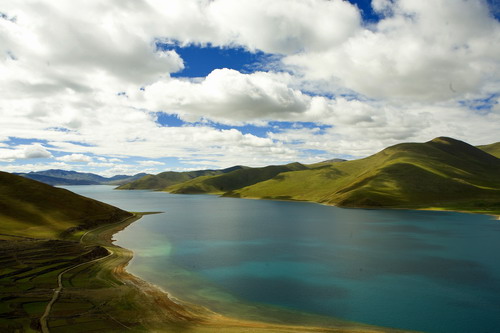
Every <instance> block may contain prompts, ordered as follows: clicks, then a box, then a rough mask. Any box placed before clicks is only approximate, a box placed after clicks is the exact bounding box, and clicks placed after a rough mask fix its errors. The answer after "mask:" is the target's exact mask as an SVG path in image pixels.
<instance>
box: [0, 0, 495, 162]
mask: <svg viewBox="0 0 500 333" xmlns="http://www.w3.org/2000/svg"><path fill="white" fill-rule="evenodd" d="M372 4H373V6H374V9H375V10H377V11H378V13H379V14H380V15H382V19H381V20H380V22H377V23H370V24H367V23H366V22H361V19H360V14H359V11H358V9H357V8H356V7H355V6H353V5H352V4H350V3H349V2H347V1H341V0H333V1H326V0H275V1H272V2H269V1H264V0H214V1H208V0H167V1H163V0H148V1H107V2H105V3H103V2H102V1H98V0H88V1H85V2H81V3H78V4H77V5H76V4H75V2H67V1H43V0H39V1H23V0H19V1H10V2H7V3H5V4H3V7H2V12H5V17H3V16H2V18H0V72H1V73H2V75H1V76H0V87H1V88H0V91H1V95H2V98H1V100H0V119H1V122H0V141H1V142H0V160H1V161H11V162H14V161H16V160H22V159H26V158H35V157H38V158H43V157H45V158H48V157H51V156H52V155H51V152H58V153H64V154H66V155H64V156H63V157H60V158H59V160H61V161H67V162H68V163H70V162H84V163H94V164H93V166H90V165H86V166H85V167H93V168H101V170H102V168H110V169H109V170H117V171H118V169H117V168H118V164H124V165H125V164H126V163H127V161H128V159H127V158H128V157H131V156H132V157H138V158H139V160H142V159H157V158H165V157H173V158H175V157H177V158H178V159H179V160H180V161H181V162H182V163H183V164H184V165H185V166H186V165H187V166H210V167H212V166H220V167H226V166H231V165H234V164H247V165H255V166H257V165H265V164H277V163H281V162H289V161H294V160H300V161H304V160H306V159H308V158H309V157H308V156H309V155H308V153H307V151H308V150H311V149H313V150H320V151H324V152H325V153H324V154H326V155H328V154H331V155H335V154H342V155H352V156H365V155H367V154H370V153H374V152H376V151H377V150H378V149H380V148H382V147H384V146H386V145H389V144H394V143H397V142H401V141H407V140H414V141H424V140H429V139H432V137H434V136H440V135H448V136H454V137H457V138H459V139H462V140H466V141H470V142H472V143H475V144H480V143H491V142H495V141H499V140H500V137H499V135H500V134H498V133H500V128H499V127H498V126H499V125H498V124H499V123H500V121H499V120H500V109H499V107H498V92H499V91H500V81H499V79H498V77H500V58H499V57H498V54H500V49H499V48H500V40H499V39H500V23H499V22H498V21H497V20H495V19H494V18H493V16H492V14H491V13H490V12H489V11H488V7H487V5H486V2H484V1H466V0H436V1H419V0H391V1H386V0H374V1H372ZM13 17H16V19H15V20H13V19H11V18H13ZM158 42H162V43H175V44H176V45H195V46H200V47H201V46H205V45H211V46H220V47H240V48H243V49H246V50H261V51H264V52H268V53H279V54H280V56H279V57H275V63H273V66H272V68H273V70H272V71H267V72H263V71H260V72H254V73H240V72H238V71H235V70H230V69H222V68H221V69H216V70H214V71H213V72H212V73H210V74H209V75H208V76H207V77H203V78H196V79H192V78H191V79H187V78H174V77H171V76H170V74H171V73H175V72H178V71H180V70H181V69H182V68H184V66H185V64H184V61H183V59H181V57H180V56H179V54H177V53H176V52H175V51H163V50H162V49H159V48H158V47H157V43H158ZM276 59H280V60H276ZM186 65H189V64H186ZM264 68H266V67H264ZM123 92H125V93H126V94H123ZM484 99H489V100H490V102H488V103H489V106H488V107H486V108H482V107H478V106H477V105H481V103H480V102H477V101H481V100H484ZM158 111H161V112H163V113H166V114H175V115H178V116H179V117H180V118H181V119H182V120H184V121H185V123H183V124H182V125H181V126H180V127H168V126H162V125H161V124H159V122H158V114H157V112H158ZM195 122H198V123H195ZM276 122H286V125H283V127H281V125H279V124H276ZM301 122H307V123H308V124H309V125H308V126H303V127H301V126H300V123H301ZM270 123H271V124H273V125H274V126H276V128H274V127H269V124H270ZM293 123H295V124H296V125H297V123H299V126H295V127H293V128H290V127H291V125H290V124H293ZM221 124H223V125H224V126H221ZM245 124H253V125H257V126H262V127H264V128H263V129H261V130H260V131H259V135H257V134H251V133H248V131H247V130H245V129H242V128H239V127H237V128H231V127H235V126H240V125H245ZM311 127H312V128H311ZM266 132H267V133H266ZM9 138H20V139H25V140H33V139H35V138H36V139H37V141H38V140H40V141H42V142H46V143H47V147H50V151H51V152H49V151H48V150H47V149H46V148H45V147H44V146H42V145H39V144H38V146H37V145H24V146H16V145H13V144H12V142H11V141H10V140H9ZM58 156H59V154H58ZM90 156H95V158H93V159H92V160H88V159H90ZM124 161H125V162H124ZM152 162H154V161H152ZM4 163H7V162H4ZM16 163H17V162H16ZM158 163H159V162H158ZM3 166H4V165H2V167H3ZM138 166H140V168H142V167H144V165H142V166H141V165H140V164H138V163H136V165H135V166H127V168H128V169H127V170H132V169H133V168H137V167H138ZM34 167H35V166H34ZM158 167H160V165H159V164H158ZM168 167H170V165H168ZM150 169H152V170H153V169H154V170H157V169H155V168H153V165H151V168H150ZM124 170H125V169H124ZM134 170H136V169H134ZM106 172H108V171H106Z"/></svg>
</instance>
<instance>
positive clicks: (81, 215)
mask: <svg viewBox="0 0 500 333" xmlns="http://www.w3.org/2000/svg"><path fill="white" fill-rule="evenodd" d="M130 215H131V214H130V213H128V212H125V211H123V210H121V209H118V208H116V207H113V206H110V205H107V204H105V203H102V202H99V201H96V200H92V199H89V198H86V197H83V196H80V195H77V194H75V193H73V192H70V191H68V190H65V189H61V188H55V187H52V186H50V185H47V184H44V183H40V182H38V181H34V180H31V179H28V178H24V177H21V176H17V175H13V174H10V173H6V172H0V221H1V229H2V232H5V233H8V234H13V235H21V236H23V235H36V236H37V237H58V236H60V235H61V233H63V232H65V231H68V229H75V228H76V229H86V228H90V227H93V226H95V225H98V224H100V223H107V222H113V221H118V220H121V219H123V218H124V217H126V216H130Z"/></svg>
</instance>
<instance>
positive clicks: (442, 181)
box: [225, 138, 500, 211]
mask: <svg viewBox="0 0 500 333" xmlns="http://www.w3.org/2000/svg"><path fill="white" fill-rule="evenodd" d="M225 195H229V196H236V197H246V198H266V199H289V200H306V201H315V202H320V203H327V204H335V205H339V206H348V207H401V208H404V207H406V208H419V207H422V208H423V207H440V208H448V209H464V210H479V211H500V160H499V159H497V158H495V157H493V156H492V155H489V154H487V153H485V152H483V151H482V150H480V149H477V148H475V147H473V146H470V145H468V144H466V143H464V142H461V141H458V140H454V139H451V138H437V139H434V140H432V141H429V142H426V143H405V144H399V145H395V146H393V147H389V148H387V149H385V150H383V151H381V152H379V153H377V154H375V155H372V156H370V157H367V158H364V159H360V160H355V161H347V162H342V163H331V164H319V165H317V166H316V167H315V168H312V169H308V170H302V171H296V172H288V173H284V174H280V175H278V176H276V177H274V178H272V179H270V180H268V181H264V182H259V183H256V184H254V185H252V186H247V187H244V188H240V189H237V190H234V191H232V192H229V193H226V194H225Z"/></svg>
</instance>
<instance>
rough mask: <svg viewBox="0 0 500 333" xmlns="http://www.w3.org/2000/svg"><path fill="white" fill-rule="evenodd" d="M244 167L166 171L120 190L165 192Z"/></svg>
mask: <svg viewBox="0 0 500 333" xmlns="http://www.w3.org/2000/svg"><path fill="white" fill-rule="evenodd" d="M245 168H247V167H244V166H239V165H238V166H234V167H231V168H227V169H222V170H197V171H185V172H175V171H166V172H162V173H159V174H157V175H146V176H143V177H141V178H139V179H137V180H135V181H132V182H129V183H127V184H124V185H121V186H119V187H118V188H117V189H118V190H164V189H165V188H167V187H169V186H172V185H175V184H179V183H183V182H186V181H189V180H191V179H194V178H197V177H202V176H216V175H221V174H224V173H228V172H231V171H234V170H240V169H245Z"/></svg>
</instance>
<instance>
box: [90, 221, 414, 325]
mask: <svg viewBox="0 0 500 333" xmlns="http://www.w3.org/2000/svg"><path fill="white" fill-rule="evenodd" d="M141 217H142V215H140V214H137V215H135V216H134V217H132V218H129V219H127V220H125V221H123V222H120V223H116V224H112V225H108V226H104V227H101V228H98V229H94V230H93V231H91V232H89V233H87V234H86V235H85V239H83V240H82V242H83V243H87V244H99V245H101V246H104V247H106V248H107V249H108V250H109V251H111V252H112V253H113V255H112V256H110V257H109V258H107V259H106V260H103V263H102V264H101V265H102V267H103V270H109V271H110V272H111V273H112V275H113V278H115V279H116V280H118V281H120V283H121V285H120V286H117V287H118V288H121V289H124V290H125V291H126V292H128V293H130V294H131V295H132V296H131V297H130V302H132V303H133V304H132V306H133V307H134V308H136V310H135V311H134V313H135V315H136V316H138V317H139V318H140V324H141V326H142V327H145V328H146V329H148V330H149V331H151V332H172V331H177V330H182V331H187V332H348V333H355V332H358V333H359V332H364V333H380V332H392V333H395V332H409V331H402V330H395V329H390V328H380V327H375V326H370V325H364V324H359V323H352V322H347V321H342V320H335V319H331V320H328V322H325V324H324V325H323V323H321V324H320V325H321V327H318V326H300V325H287V324H286V323H284V324H276V323H266V322H259V321H249V320H241V319H237V318H229V317H227V316H223V315H220V314H217V313H215V312H213V311H210V310H209V309H207V308H205V307H202V306H198V305H195V304H189V303H186V302H183V301H181V300H177V299H173V298H171V297H169V295H168V293H166V292H165V291H163V290H162V289H161V288H159V287H157V286H155V285H153V284H151V283H148V282H146V281H144V280H142V279H140V278H138V277H136V276H134V275H132V274H130V273H128V272H127V270H126V267H127V265H128V263H129V262H130V260H131V259H132V256H133V253H132V251H130V250H128V249H124V248H122V247H119V246H117V245H115V244H113V241H114V240H113V235H114V234H116V233H117V232H119V231H121V230H123V229H124V228H126V227H127V226H128V225H130V224H131V223H134V222H135V221H137V220H139V219H140V218H141ZM117 320H120V318H117ZM129 328H130V327H129Z"/></svg>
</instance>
